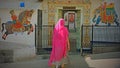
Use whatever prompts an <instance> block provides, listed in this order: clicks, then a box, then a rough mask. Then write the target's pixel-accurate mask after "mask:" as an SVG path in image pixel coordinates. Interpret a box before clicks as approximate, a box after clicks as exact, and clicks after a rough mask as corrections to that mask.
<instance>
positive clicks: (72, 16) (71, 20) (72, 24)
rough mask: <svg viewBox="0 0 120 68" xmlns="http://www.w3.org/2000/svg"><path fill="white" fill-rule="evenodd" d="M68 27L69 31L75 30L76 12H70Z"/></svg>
mask: <svg viewBox="0 0 120 68" xmlns="http://www.w3.org/2000/svg"><path fill="white" fill-rule="evenodd" d="M68 27H69V31H76V30H75V13H68Z"/></svg>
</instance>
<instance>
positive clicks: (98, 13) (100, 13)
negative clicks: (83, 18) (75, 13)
mask: <svg viewBox="0 0 120 68" xmlns="http://www.w3.org/2000/svg"><path fill="white" fill-rule="evenodd" d="M92 22H93V23H95V25H99V24H100V22H101V23H104V24H107V25H108V26H110V25H111V24H116V25H117V26H119V22H118V15H117V13H116V11H115V8H114V3H109V4H107V2H104V3H103V4H101V5H100V6H99V7H98V8H96V9H95V10H94V17H93V19H92Z"/></svg>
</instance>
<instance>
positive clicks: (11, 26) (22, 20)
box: [2, 10, 34, 40]
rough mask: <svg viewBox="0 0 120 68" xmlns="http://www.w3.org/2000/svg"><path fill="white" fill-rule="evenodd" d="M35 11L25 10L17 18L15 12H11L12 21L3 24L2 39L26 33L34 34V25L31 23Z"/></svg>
mask: <svg viewBox="0 0 120 68" xmlns="http://www.w3.org/2000/svg"><path fill="white" fill-rule="evenodd" d="M33 12H34V11H33V10H25V11H22V12H21V13H19V15H18V16H17V15H16V14H15V11H14V10H11V11H10V15H11V21H7V22H6V23H2V32H4V33H3V36H2V39H4V40H5V39H6V37H7V36H8V35H9V34H14V33H19V32H25V31H27V34H28V35H29V34H30V33H31V32H33V25H32V24H31V22H30V21H29V20H30V19H31V17H32V14H33Z"/></svg>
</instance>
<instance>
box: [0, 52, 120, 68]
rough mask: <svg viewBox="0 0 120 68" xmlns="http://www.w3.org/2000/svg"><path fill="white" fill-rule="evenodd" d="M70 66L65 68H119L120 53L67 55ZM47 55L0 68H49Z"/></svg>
mask: <svg viewBox="0 0 120 68" xmlns="http://www.w3.org/2000/svg"><path fill="white" fill-rule="evenodd" d="M69 58H70V64H68V65H66V67H65V68H120V52H110V53H101V54H89V55H84V56H81V55H80V54H74V55H69ZM48 59H49V54H46V55H38V56H37V57H36V58H35V59H31V60H25V61H19V62H15V63H1V64H0V68H50V67H49V66H48Z"/></svg>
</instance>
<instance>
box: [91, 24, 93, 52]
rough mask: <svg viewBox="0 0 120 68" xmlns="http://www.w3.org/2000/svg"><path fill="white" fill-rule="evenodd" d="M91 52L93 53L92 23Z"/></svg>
mask: <svg viewBox="0 0 120 68" xmlns="http://www.w3.org/2000/svg"><path fill="white" fill-rule="evenodd" d="M91 53H93V25H92V42H91Z"/></svg>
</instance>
